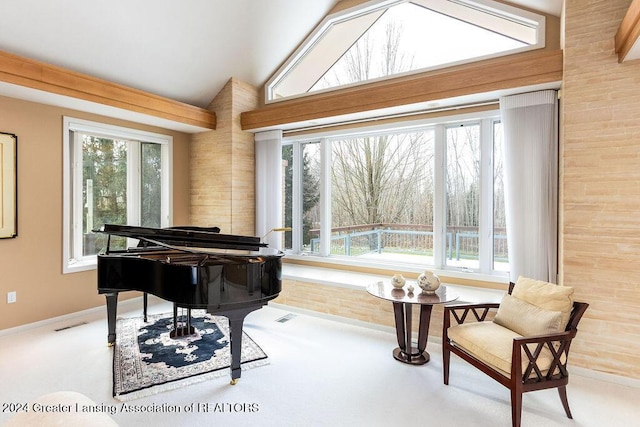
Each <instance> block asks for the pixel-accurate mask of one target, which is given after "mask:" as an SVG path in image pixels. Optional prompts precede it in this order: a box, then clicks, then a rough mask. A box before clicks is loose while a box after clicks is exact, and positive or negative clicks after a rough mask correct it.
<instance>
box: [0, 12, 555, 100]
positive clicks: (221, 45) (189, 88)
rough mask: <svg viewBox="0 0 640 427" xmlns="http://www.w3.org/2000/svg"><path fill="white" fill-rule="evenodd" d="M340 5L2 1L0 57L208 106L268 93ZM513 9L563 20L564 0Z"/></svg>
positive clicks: (7, 89) (1, 91) (0, 91)
mask: <svg viewBox="0 0 640 427" xmlns="http://www.w3.org/2000/svg"><path fill="white" fill-rule="evenodd" d="M336 3H338V0H185V1H181V2H177V1H174V0H146V1H145V0H110V1H86V0H48V1H42V0H0V16H2V27H1V29H0V50H1V51H5V52H9V53H12V54H16V55H19V56H22V57H26V58H30V59H34V60H38V61H41V62H45V63H48V64H53V65H57V66H61V67H64V68H66V69H69V70H73V71H77V72H80V73H84V74H87V75H90V76H94V77H98V78H101V79H105V80H108V81H111V82H115V83H119V84H123V85H126V86H130V87H132V88H136V89H140V90H143V91H147V92H150V93H154V94H157V95H160V96H163V97H167V98H170V99H173V100H177V101H181V102H184V103H187V104H191V105H195V106H199V107H206V106H207V105H208V104H209V102H210V101H211V100H212V99H213V98H214V96H215V95H216V94H217V93H218V92H219V90H220V89H221V88H222V86H223V85H224V84H225V83H226V82H227V81H228V79H229V78H231V77H236V78H238V79H240V80H242V81H245V82H247V83H250V84H252V85H254V86H258V87H259V86H261V85H262V84H264V83H265V82H266V80H267V79H268V78H269V77H270V76H271V74H272V73H273V72H274V71H275V70H276V69H277V68H278V67H279V66H280V64H282V63H283V62H284V61H285V60H286V58H287V57H288V56H289V55H290V54H291V53H292V52H293V51H294V50H295V49H296V47H297V46H298V44H299V43H300V42H301V41H302V40H303V39H304V38H305V37H306V36H307V35H308V34H309V33H310V32H311V31H312V30H313V28H314V27H315V26H316V25H317V24H318V23H319V22H320V21H321V20H322V19H323V17H324V16H325V15H326V14H327V13H328V12H329V10H331V8H332V7H333V6H334V5H335V4H336ZM511 3H514V4H520V5H523V6H526V7H530V8H532V9H535V10H539V11H543V12H547V13H551V14H554V15H558V16H559V15H560V11H561V5H562V0H517V1H511ZM0 95H7V96H13V97H23V98H25V99H30V97H31V99H32V100H37V101H40V102H47V101H46V99H41V97H40V98H39V97H37V96H35V95H34V94H33V93H32V94H31V95H28V94H26V93H25V92H24V91H23V90H22V89H21V88H17V87H14V86H13V85H9V84H6V83H3V84H0ZM40 95H43V94H40Z"/></svg>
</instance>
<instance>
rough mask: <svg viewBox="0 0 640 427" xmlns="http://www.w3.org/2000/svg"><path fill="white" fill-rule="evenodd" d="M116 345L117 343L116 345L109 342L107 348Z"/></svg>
mask: <svg viewBox="0 0 640 427" xmlns="http://www.w3.org/2000/svg"><path fill="white" fill-rule="evenodd" d="M114 345H116V343H114V342H108V343H107V347H113V346H114Z"/></svg>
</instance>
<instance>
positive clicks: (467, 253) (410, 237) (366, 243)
mask: <svg viewBox="0 0 640 427" xmlns="http://www.w3.org/2000/svg"><path fill="white" fill-rule="evenodd" d="M380 225H382V224H375V225H371V224H367V225H361V226H351V227H341V228H336V229H333V230H332V232H333V234H332V236H331V253H332V254H335V255H346V256H357V255H362V254H365V253H383V252H395V253H403V252H407V253H412V254H423V255H433V231H426V230H425V229H426V228H427V226H418V227H415V226H414V228H422V230H417V229H414V230H411V229H408V228H409V227H410V226H408V225H399V226H398V228H395V227H394V228H392V227H393V225H390V226H388V227H387V228H378V227H379V226H380ZM376 226H378V227H376ZM359 229H360V230H362V231H358V230H359ZM363 229H364V230H363ZM431 229H432V228H431ZM475 230H476V229H475V228H473V227H463V228H462V227H458V228H456V229H451V230H448V231H447V233H446V239H447V248H446V253H447V257H448V258H449V259H450V260H452V259H456V260H457V261H459V260H460V259H477V258H478V251H479V235H478V233H477V232H475ZM311 231H312V232H314V231H319V230H311ZM493 240H494V259H496V260H503V261H506V260H507V236H506V234H504V230H500V229H497V230H496V232H495V234H494V236H493ZM454 242H455V244H454ZM319 244H320V238H318V237H316V238H312V239H311V241H310V245H311V247H310V248H309V249H310V250H311V252H318V250H319Z"/></svg>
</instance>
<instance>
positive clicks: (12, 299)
mask: <svg viewBox="0 0 640 427" xmlns="http://www.w3.org/2000/svg"><path fill="white" fill-rule="evenodd" d="M14 302H16V292H15V291H13V292H7V304H13V303H14Z"/></svg>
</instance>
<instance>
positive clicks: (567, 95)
mask: <svg viewBox="0 0 640 427" xmlns="http://www.w3.org/2000/svg"><path fill="white" fill-rule="evenodd" d="M630 3H631V0H570V1H567V2H566V6H565V7H566V10H565V13H566V14H565V47H564V61H565V65H564V81H563V91H562V99H561V108H562V127H561V132H562V137H561V141H562V143H561V159H562V162H561V168H562V169H561V203H560V206H561V222H560V223H561V230H560V232H561V250H560V254H561V259H560V279H561V282H562V283H563V284H565V285H568V286H574V287H575V288H576V289H577V291H576V295H575V297H576V299H579V300H583V301H587V302H588V303H589V304H590V307H589V309H588V310H587V312H586V315H585V318H584V320H583V321H582V323H581V328H580V332H579V333H578V337H577V340H576V341H574V344H573V346H572V356H571V357H572V363H574V364H576V365H580V366H584V367H588V368H591V369H595V370H598V371H603V372H609V373H614V374H617V375H624V376H627V377H630V378H636V379H638V378H640V262H638V260H639V259H640V215H639V214H638V212H640V60H635V61H630V62H625V63H622V64H620V63H618V57H617V55H616V54H615V48H614V36H615V34H616V31H617V29H618V26H619V25H620V22H621V20H622V18H623V17H624V15H625V13H626V11H627V8H628V7H629V5H630Z"/></svg>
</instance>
